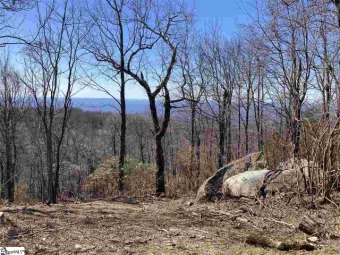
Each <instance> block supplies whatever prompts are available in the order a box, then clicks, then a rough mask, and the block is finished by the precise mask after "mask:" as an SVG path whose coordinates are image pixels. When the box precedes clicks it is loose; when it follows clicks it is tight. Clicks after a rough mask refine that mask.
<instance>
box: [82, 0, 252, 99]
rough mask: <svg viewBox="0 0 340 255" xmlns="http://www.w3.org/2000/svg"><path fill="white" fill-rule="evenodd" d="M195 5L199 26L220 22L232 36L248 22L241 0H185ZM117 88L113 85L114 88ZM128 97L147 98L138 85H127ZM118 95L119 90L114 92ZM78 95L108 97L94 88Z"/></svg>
mask: <svg viewBox="0 0 340 255" xmlns="http://www.w3.org/2000/svg"><path fill="white" fill-rule="evenodd" d="M185 1H187V2H188V4H190V5H192V6H194V7H195V12H196V15H197V17H196V19H197V20H196V21H197V26H199V27H201V28H203V27H204V26H205V25H208V24H209V22H211V21H214V22H216V21H217V22H218V23H219V24H220V26H221V28H222V29H223V33H224V34H225V36H227V37H228V38H232V37H233V36H234V35H235V33H236V31H237V24H239V23H246V22H247V21H248V16H247V15H246V13H245V11H244V7H243V5H242V4H241V1H240V0H185ZM114 89H115V88H114V87H112V90H114ZM126 93H127V94H126V97H127V98H130V99H146V98H147V97H146V95H145V92H144V90H143V89H142V88H141V87H140V86H138V85H131V84H130V85H127V88H126ZM113 94H115V95H117V96H118V90H117V91H116V93H113ZM76 97H85V98H96V97H97V98H101V97H108V96H107V95H106V94H104V93H102V92H98V91H93V90H92V89H84V90H82V91H80V92H79V93H78V94H77V95H76Z"/></svg>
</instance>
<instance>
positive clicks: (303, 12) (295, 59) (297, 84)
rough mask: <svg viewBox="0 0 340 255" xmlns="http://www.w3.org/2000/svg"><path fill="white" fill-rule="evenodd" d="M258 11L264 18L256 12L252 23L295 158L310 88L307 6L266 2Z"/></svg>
mask: <svg viewBox="0 0 340 255" xmlns="http://www.w3.org/2000/svg"><path fill="white" fill-rule="evenodd" d="M257 7H258V8H260V7H259V6H257ZM262 8H263V9H265V10H266V11H267V13H268V16H261V15H260V11H259V9H258V13H259V15H258V16H257V18H256V19H255V21H256V25H257V26H258V28H259V29H260V30H261V31H262V33H263V35H264V36H265V37H266V40H267V46H268V48H267V49H270V52H271V55H270V60H269V61H270V63H271V66H270V68H268V72H269V74H270V76H271V80H272V84H273V85H274V86H279V87H280V89H279V93H278V94H276V99H277V101H279V102H280V103H281V106H282V108H283V109H284V111H285V113H286V115H287V118H288V119H289V129H290V138H291V142H292V145H293V154H294V155H295V156H296V155H297V154H298V153H299V143H300V137H301V122H302V105H303V103H304V101H305V99H306V95H307V91H308V88H309V85H310V80H311V72H312V68H311V67H312V62H313V55H314V53H315V52H314V44H313V43H312V41H311V37H310V30H309V26H310V18H311V13H310V12H309V11H308V3H306V2H305V1H302V0H301V1H294V2H289V3H288V2H284V1H282V2H280V3H279V4H277V3H273V2H272V1H266V2H265V3H264V5H262ZM287 102H288V105H287Z"/></svg>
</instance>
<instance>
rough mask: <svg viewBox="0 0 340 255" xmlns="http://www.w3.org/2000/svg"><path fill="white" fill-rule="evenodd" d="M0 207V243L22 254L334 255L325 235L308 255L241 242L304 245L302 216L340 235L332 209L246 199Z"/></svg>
mask: <svg viewBox="0 0 340 255" xmlns="http://www.w3.org/2000/svg"><path fill="white" fill-rule="evenodd" d="M131 202H133V203H131ZM1 210H2V211H4V215H5V216H4V219H5V220H4V221H3V223H2V224H1V227H0V234H1V239H0V240H1V246H24V247H25V248H26V250H27V254H254V255H255V254H340V241H339V240H332V239H328V238H325V239H321V240H320V241H319V242H318V243H317V247H318V250H316V251H313V252H307V251H290V252H284V251H278V250H276V249H268V248H261V247H254V246H251V245H248V244H246V243H245V240H246V238H247V236H249V235H252V234H256V235H257V234H261V235H264V236H267V237H269V238H271V239H272V240H275V241H282V240H292V241H304V240H305V239H306V236H305V234H303V233H302V232H300V231H299V230H296V228H295V226H297V225H298V223H299V222H300V220H301V218H302V217H303V216H304V215H305V214H312V215H314V216H315V217H319V218H320V219H327V220H329V221H332V222H333V223H334V224H333V225H334V226H335V227H334V229H332V231H333V232H335V233H338V234H340V228H339V227H338V226H337V222H340V215H339V213H338V211H337V210H335V209H334V208H333V207H332V205H324V206H323V207H319V208H318V209H313V210H309V211H306V209H299V208H298V207H293V206H286V207H285V206H283V205H277V206H275V205H273V204H270V205H263V204H261V203H260V202H259V201H255V200H246V199H241V200H228V201H223V202H217V203H206V204H196V203H192V202H191V200H190V199H182V200H168V199H161V200H158V199H151V198H149V199H147V200H145V199H140V200H134V201H124V202H111V201H93V202H86V203H85V202H75V203H64V204H63V203H61V204H58V205H52V206H47V205H43V204H35V205H30V206H27V207H24V206H13V207H4V206H2V207H1Z"/></svg>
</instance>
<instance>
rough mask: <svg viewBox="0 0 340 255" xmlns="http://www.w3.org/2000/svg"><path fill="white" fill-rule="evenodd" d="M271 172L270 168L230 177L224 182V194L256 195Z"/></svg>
mask: <svg viewBox="0 0 340 255" xmlns="http://www.w3.org/2000/svg"><path fill="white" fill-rule="evenodd" d="M269 172H270V171H269V170H257V171H247V172H244V173H240V174H236V175H234V176H232V177H229V178H228V179H226V180H225V182H224V183H223V187H222V192H223V195H225V196H233V197H241V196H245V197H254V196H256V195H257V194H258V193H259V190H260V188H261V187H262V185H263V180H264V178H265V176H266V174H267V173H269Z"/></svg>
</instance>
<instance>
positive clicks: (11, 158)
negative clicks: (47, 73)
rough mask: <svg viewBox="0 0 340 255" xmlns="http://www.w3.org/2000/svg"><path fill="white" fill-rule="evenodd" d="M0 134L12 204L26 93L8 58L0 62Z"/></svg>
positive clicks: (4, 181) (9, 197)
mask: <svg viewBox="0 0 340 255" xmlns="http://www.w3.org/2000/svg"><path fill="white" fill-rule="evenodd" d="M0 79H1V81H0V132H1V136H2V140H3V143H4V148H5V164H4V171H5V178H4V180H3V183H4V184H5V186H6V189H7V198H8V201H9V202H10V203H12V202H14V185H15V180H16V163H17V154H18V153H17V140H18V135H17V132H18V123H19V120H20V118H21V117H22V114H23V112H24V107H25V105H26V91H25V88H24V85H23V84H22V82H21V81H20V79H19V77H18V73H17V72H16V71H15V70H14V69H13V68H12V67H11V65H10V61H9V56H6V57H5V58H4V59H3V61H1V62H0Z"/></svg>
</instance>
